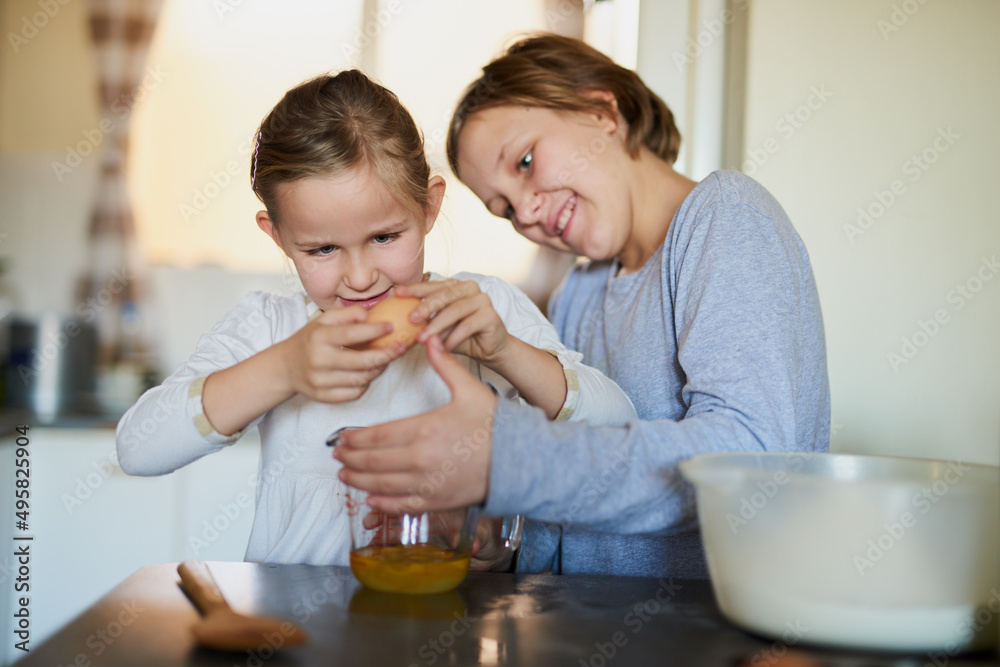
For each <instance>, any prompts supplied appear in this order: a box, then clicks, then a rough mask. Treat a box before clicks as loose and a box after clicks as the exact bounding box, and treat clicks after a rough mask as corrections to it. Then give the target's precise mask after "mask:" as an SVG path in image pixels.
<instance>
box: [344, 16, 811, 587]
mask: <svg viewBox="0 0 1000 667" xmlns="http://www.w3.org/2000/svg"><path fill="white" fill-rule="evenodd" d="M679 147H680V134H679V133H678V131H677V128H676V127H675V125H674V121H673V115H672V114H671V112H670V109H669V108H667V105H666V104H664V102H663V100H661V99H660V98H659V97H657V96H656V94H654V93H653V91H651V90H650V89H649V88H648V87H647V86H646V85H645V84H644V83H643V81H642V80H641V79H640V78H639V77H638V76H637V75H636V73H635V72H632V71H630V70H627V69H625V68H623V67H620V66H618V65H617V64H615V63H614V62H613V61H612V60H611V59H610V58H608V57H607V56H605V55H604V54H602V53H600V52H598V51H597V50H595V49H593V48H591V47H590V46H588V45H586V44H584V43H583V42H580V41H578V40H573V39H568V38H565V37H558V36H555V35H542V36H538V37H533V38H528V39H525V40H522V41H520V42H518V43H517V44H514V45H513V46H512V47H511V48H510V49H509V50H508V51H507V52H506V53H505V54H503V55H502V56H500V57H499V58H497V59H496V60H494V61H493V62H491V63H490V64H488V65H487V66H486V67H484V68H483V75H482V77H481V78H480V79H478V80H477V81H475V82H473V83H472V85H471V86H470V87H469V89H468V90H467V91H466V93H465V95H464V96H463V98H462V100H461V101H460V102H459V104H458V107H457V109H456V111H455V114H454V116H453V118H452V122H451V127H450V130H449V144H448V157H449V160H450V162H451V166H452V169H453V170H454V172H455V174H456V175H457V176H458V177H459V178H460V179H461V180H462V181H463V182H464V183H465V184H466V185H468V186H469V188H470V189H471V190H472V191H473V192H474V193H475V194H476V196H478V197H479V198H480V199H481V200H482V201H483V203H484V204H485V205H486V207H487V208H488V209H489V210H490V211H492V212H493V213H494V214H495V215H497V216H499V217H502V218H505V219H507V220H509V221H510V223H511V224H512V225H513V227H514V229H515V230H516V231H517V232H518V233H520V234H522V235H524V236H525V237H527V238H528V239H530V240H532V241H534V242H535V243H539V244H544V245H548V246H551V247H553V248H555V249H557V250H562V251H565V252H570V253H574V254H577V255H582V256H585V257H587V258H588V259H590V260H592V261H590V262H587V263H584V264H582V265H578V266H576V267H575V268H574V269H573V270H572V271H571V272H570V274H569V275H568V276H567V278H566V280H565V282H564V284H563V286H562V288H561V290H560V291H559V293H558V294H557V295H555V296H554V298H553V300H552V302H551V304H550V316H551V318H552V320H553V322H554V323H555V326H556V329H557V330H558V331H559V334H560V337H561V338H562V340H563V341H564V342H565V343H566V344H567V345H568V346H569V347H571V348H573V349H575V350H579V351H581V352H583V354H584V360H585V361H586V362H587V363H588V364H592V365H594V366H595V367H597V368H599V369H601V370H603V371H604V372H606V373H607V374H608V376H609V377H610V378H612V379H613V380H615V381H616V382H618V383H619V384H620V385H621V386H622V388H623V389H624V390H625V392H626V393H627V394H628V395H629V396H630V397H631V398H632V400H633V401H634V402H635V405H636V410H637V412H638V414H639V417H640V421H637V422H634V423H631V424H629V425H628V427H624V428H623V427H619V428H610V427H603V428H595V427H592V426H587V425H586V424H555V423H548V422H545V421H544V420H542V419H539V418H538V416H537V415H534V414H531V413H530V412H529V411H526V410H523V409H521V408H520V407H519V406H517V405H515V404H513V403H511V402H509V401H504V400H499V401H497V399H495V398H493V397H489V396H483V397H481V398H479V399H477V400H476V401H475V402H473V401H472V400H469V399H461V400H462V403H461V410H451V409H448V408H449V406H446V408H442V409H440V410H435V411H434V412H431V413H428V414H425V415H419V416H417V417H413V418H411V419H408V420H403V421H401V422H396V423H393V424H385V425H380V426H376V427H374V428H370V429H364V430H359V431H354V432H352V433H351V434H350V435H349V437H348V438H347V439H346V441H345V443H344V446H343V447H340V448H338V452H337V456H338V457H339V458H340V460H341V461H342V462H343V463H344V464H345V469H344V470H343V471H342V473H341V475H342V477H343V478H344V479H345V480H346V481H347V482H348V483H351V484H361V485H363V486H364V487H365V488H369V489H371V490H373V491H376V492H377V494H376V496H375V497H374V498H373V497H369V501H370V502H372V503H373V504H374V505H376V506H378V507H381V508H383V509H391V508H393V507H395V506H398V505H400V504H402V503H406V502H407V500H408V498H409V495H410V494H409V492H408V490H407V489H408V488H409V487H410V486H411V484H412V481H413V480H414V479H419V478H420V477H421V475H423V474H424V473H425V470H424V469H423V468H422V465H421V464H422V462H425V461H433V460H435V458H436V456H437V454H436V451H437V450H438V449H439V448H440V447H441V445H439V444H438V443H441V442H454V441H455V440H461V439H462V438H463V437H465V436H466V434H468V433H469V432H470V431H473V430H474V429H475V428H476V424H477V423H479V422H481V421H482V419H483V415H486V414H493V413H495V414H496V415H497V418H496V425H495V427H494V428H493V430H492V438H491V439H490V440H489V442H488V443H487V445H489V446H490V447H484V451H483V453H482V456H481V457H479V458H476V459H474V460H470V461H469V462H468V463H463V469H462V470H461V474H456V475H453V476H452V477H451V478H450V479H449V480H448V482H447V484H445V485H442V486H441V488H439V489H438V490H437V492H436V493H437V496H436V497H433V498H430V499H428V502H429V503H431V504H433V505H434V506H435V507H447V506H448V505H449V504H451V503H472V502H480V501H485V502H486V510H487V511H488V512H493V513H497V514H508V513H510V514H513V513H518V514H523V515H525V516H527V517H529V518H534V519H538V520H541V521H545V522H548V525H547V526H545V525H542V524H529V527H530V528H531V529H532V530H530V531H528V532H527V533H526V537H525V542H524V545H523V547H522V554H521V555H520V556H519V562H518V567H519V568H520V569H524V570H546V569H549V568H552V569H554V570H555V571H557V572H565V573H592V572H598V573H608V574H621V575H643V576H680V577H704V576H706V570H705V562H704V556H703V554H702V549H701V542H700V539H699V535H698V532H697V530H696V523H695V517H694V511H693V510H694V502H693V493H692V490H691V487H690V486H689V485H688V484H686V483H685V482H684V480H683V479H682V478H681V476H680V474H679V472H678V468H677V463H678V462H679V461H681V460H683V459H685V458H687V457H690V456H694V455H696V454H700V453H704V452H721V451H739V450H743V451H822V450H825V449H827V448H828V444H829V427H830V392H829V383H828V381H827V371H826V350H825V345H824V336H823V321H822V317H821V315H820V305H819V298H818V296H817V292H816V284H815V281H814V279H813V274H812V269H811V267H810V263H809V257H808V255H807V253H806V249H805V247H804V246H803V244H802V240H801V239H800V238H799V236H798V234H796V232H795V230H794V229H793V228H792V224H791V222H790V221H789V219H788V216H787V215H786V214H785V212H784V211H783V210H782V208H781V206H780V205H779V204H778V202H777V201H775V199H774V197H772V196H771V195H770V194H769V193H768V192H767V191H766V190H765V189H764V188H763V187H761V185H760V184H758V183H757V182H755V181H753V180H752V179H750V178H749V177H747V176H744V175H743V174H740V173H735V172H726V171H719V172H715V173H713V174H710V175H709V176H707V177H706V178H705V179H704V180H702V181H701V182H700V183H695V182H694V181H692V180H690V179H688V178H686V177H685V176H684V175H683V174H680V173H678V172H677V171H675V170H674V167H673V163H674V160H676V158H677V151H678V149H679ZM446 376H447V377H448V379H449V382H451V383H453V384H456V385H462V386H465V384H464V383H465V382H467V381H468V379H467V378H465V377H464V375H463V373H461V369H456V368H454V367H453V366H452V367H449V368H448V369H447V370H446ZM456 400H458V399H456ZM453 402H454V401H453ZM412 433H433V434H434V436H435V437H434V438H433V439H430V438H423V437H417V438H413V437H409V436H407V434H412ZM372 448H378V449H379V450H380V455H379V456H378V457H377V458H375V457H371V456H369V452H370V450H371V449H372ZM482 477H485V478H487V480H488V484H477V483H476V480H478V479H480V478H482Z"/></svg>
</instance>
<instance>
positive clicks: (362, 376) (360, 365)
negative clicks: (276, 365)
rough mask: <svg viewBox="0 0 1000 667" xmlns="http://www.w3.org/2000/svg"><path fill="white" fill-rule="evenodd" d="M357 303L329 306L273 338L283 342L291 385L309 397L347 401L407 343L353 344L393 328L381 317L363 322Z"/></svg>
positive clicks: (354, 397)
mask: <svg viewBox="0 0 1000 667" xmlns="http://www.w3.org/2000/svg"><path fill="white" fill-rule="evenodd" d="M365 317H367V312H366V311H365V309H364V308H362V307H361V306H348V307H345V308H334V309H332V310H328V311H326V312H324V313H323V314H322V315H320V316H319V317H317V318H316V319H314V320H313V321H311V322H309V323H308V324H306V325H305V326H304V327H302V328H301V329H300V330H299V331H297V332H296V333H295V334H294V335H292V336H291V337H289V338H288V339H286V340H285V341H283V342H282V343H278V344H279V345H282V346H283V352H284V356H285V368H286V370H287V373H288V375H287V381H288V383H289V385H290V387H291V389H292V390H293V391H295V392H297V393H299V394H302V395H303V396H306V397H308V398H310V399H312V400H314V401H321V402H323V403H346V402H348V401H353V400H355V399H357V398H359V397H360V396H361V395H362V394H364V393H365V391H366V390H367V389H368V385H369V384H371V382H372V380H374V379H375V378H377V377H378V376H379V375H381V374H382V371H384V370H385V367H386V366H387V365H388V364H389V362H390V361H392V360H393V359H396V358H397V357H399V356H400V355H402V354H403V353H404V352H405V351H406V348H405V347H404V346H403V345H402V344H401V343H397V344H396V345H394V346H393V347H390V348H386V349H382V350H363V351H362V350H355V349H351V348H353V347H358V346H361V345H363V344H364V343H367V342H369V341H372V340H374V339H376V338H378V337H380V336H384V335H385V334H387V333H389V332H390V331H392V325H391V324H388V323H386V322H377V323H373V324H365Z"/></svg>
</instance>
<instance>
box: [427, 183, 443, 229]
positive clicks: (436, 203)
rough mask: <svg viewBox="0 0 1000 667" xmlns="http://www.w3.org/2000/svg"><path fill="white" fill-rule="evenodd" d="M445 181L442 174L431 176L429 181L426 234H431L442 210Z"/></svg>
mask: <svg viewBox="0 0 1000 667" xmlns="http://www.w3.org/2000/svg"><path fill="white" fill-rule="evenodd" d="M444 189H445V182H444V179H443V178H441V177H440V176H431V180H429V181H428V182H427V207H426V209H425V210H424V215H425V217H424V234H425V235H427V234H430V233H431V229H433V227H434V221H435V220H437V217H438V213H440V212H441V204H442V203H443V202H444Z"/></svg>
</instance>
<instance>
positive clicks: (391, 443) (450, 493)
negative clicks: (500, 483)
mask: <svg viewBox="0 0 1000 667" xmlns="http://www.w3.org/2000/svg"><path fill="white" fill-rule="evenodd" d="M427 356H428V358H429V359H430V362H431V364H432V365H433V366H434V370H436V371H437V372H438V375H440V376H441V378H442V379H443V380H444V381H445V384H447V385H448V389H449V390H450V391H451V401H450V402H449V403H447V404H446V405H442V406H441V407H439V408H435V409H434V410H431V411H429V412H424V413H421V414H419V415H415V416H413V417H407V418H406V419H399V420H396V421H392V422H387V423H385V424H379V425H377V426H369V427H368V428H362V429H356V430H351V431H345V432H344V433H342V434H341V436H340V444H339V445H338V446H337V447H335V448H334V452H333V457H334V458H335V459H337V460H338V461H340V462H341V463H342V464H343V465H344V467H343V468H341V470H340V472H339V473H338V477H339V478H340V480H341V481H342V482H344V483H345V484H347V485H349V486H353V487H355V488H357V489H364V490H365V491H368V494H369V495H368V504H369V506H371V507H372V508H373V509H376V510H380V511H383V512H390V513H400V512H414V511H423V510H443V509H455V508H458V507H464V506H466V505H473V504H475V503H480V502H482V501H483V500H485V499H486V496H487V493H488V492H489V479H490V455H491V453H492V449H493V416H494V415H495V414H496V406H497V398H496V396H494V395H493V392H491V391H490V390H489V389H487V388H486V386H485V385H484V384H483V383H482V382H480V381H479V380H477V379H476V378H474V377H473V376H472V375H471V374H470V373H469V371H468V370H467V369H466V368H465V367H464V366H463V365H462V364H460V363H459V362H458V360H456V359H455V358H454V357H452V356H451V355H450V354H448V353H447V352H445V351H444V349H443V348H442V346H441V340H440V339H439V338H438V337H437V336H434V337H433V338H431V339H430V340H429V341H428V342H427ZM442 471H444V473H445V474H442ZM432 478H443V479H442V481H441V483H440V484H433V485H427V484H425V482H426V481H427V480H428V479H432ZM428 486H431V487H433V488H430V489H428V488H427V487H428ZM418 489H419V491H418Z"/></svg>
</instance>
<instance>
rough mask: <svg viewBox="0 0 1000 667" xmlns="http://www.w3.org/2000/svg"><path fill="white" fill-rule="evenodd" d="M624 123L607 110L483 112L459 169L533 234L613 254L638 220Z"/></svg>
mask: <svg viewBox="0 0 1000 667" xmlns="http://www.w3.org/2000/svg"><path fill="white" fill-rule="evenodd" d="M612 99H613V98H612ZM620 127H621V128H623V126H622V125H621V124H620V123H619V121H618V119H616V118H613V117H610V116H609V115H608V114H588V113H582V112H559V111H554V110H551V109H543V108H538V107H515V106H500V107H493V108H489V109H485V110H483V111H477V112H476V113H474V114H473V115H472V116H470V117H469V118H468V119H467V120H466V122H465V126H464V128H463V129H462V132H461V136H460V140H459V151H458V175H459V178H461V180H462V181H463V182H464V183H465V184H466V185H468V186H469V188H471V189H472V191H473V192H474V193H475V194H476V196H477V197H479V198H480V199H481V200H482V201H483V203H484V204H486V208H488V209H489V210H490V211H491V212H492V213H493V214H494V215H497V216H500V217H503V218H508V219H510V221H511V222H512V223H513V225H514V229H516V230H517V232H518V233H519V234H521V235H522V236H525V237H526V238H528V239H530V240H531V241H534V242H535V243H538V244H540V245H547V246H550V247H552V248H555V249H556V250H563V251H568V252H573V253H576V254H579V255H584V256H586V257H589V258H590V259H596V260H601V259H610V258H613V257H616V256H618V255H619V254H620V253H621V251H622V249H623V247H624V246H625V243H626V242H627V241H628V238H629V236H630V233H631V232H630V227H631V220H632V207H631V204H630V200H629V189H628V187H627V183H626V182H625V180H626V179H625V176H624V174H625V173H626V169H627V166H628V164H627V163H628V162H630V161H631V160H630V158H629V156H628V153H627V152H626V151H625V146H624V140H623V134H624V131H623V129H621V130H620Z"/></svg>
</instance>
